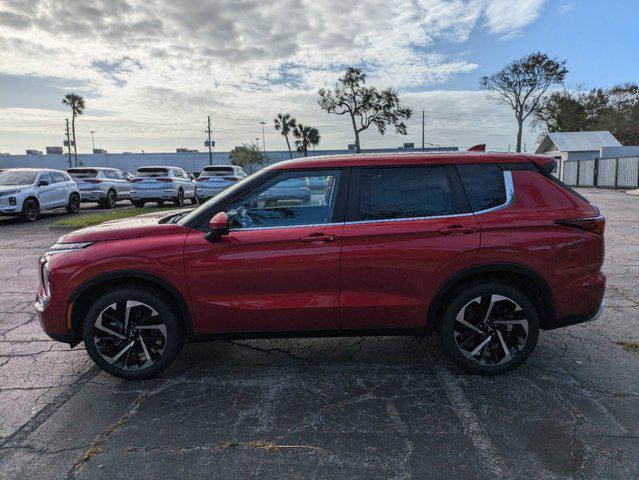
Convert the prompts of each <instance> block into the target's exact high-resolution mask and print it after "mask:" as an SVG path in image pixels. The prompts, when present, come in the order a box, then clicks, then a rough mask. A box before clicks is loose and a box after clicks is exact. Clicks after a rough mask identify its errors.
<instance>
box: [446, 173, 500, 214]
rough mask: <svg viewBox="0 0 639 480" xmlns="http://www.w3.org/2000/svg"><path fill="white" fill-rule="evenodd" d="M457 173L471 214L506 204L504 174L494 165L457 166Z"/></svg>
mask: <svg viewBox="0 0 639 480" xmlns="http://www.w3.org/2000/svg"><path fill="white" fill-rule="evenodd" d="M457 171H458V172H459V176H460V177H461V181H462V183H463V185H464V190H466V195H468V200H469V202H470V206H471V207H472V209H473V212H479V211H481V210H487V209H489V208H493V207H498V206H499V205H503V204H504V203H506V187H505V185H504V174H503V172H502V170H501V168H499V166H498V165H496V164H491V163H485V164H481V165H479V164H478V165H474V164H461V165H457Z"/></svg>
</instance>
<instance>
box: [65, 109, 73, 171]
mask: <svg viewBox="0 0 639 480" xmlns="http://www.w3.org/2000/svg"><path fill="white" fill-rule="evenodd" d="M66 120H67V149H68V150H69V168H71V167H73V165H71V138H70V137H69V119H68V118H67V119H66Z"/></svg>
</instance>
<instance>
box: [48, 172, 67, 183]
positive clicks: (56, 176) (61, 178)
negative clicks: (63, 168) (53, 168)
mask: <svg viewBox="0 0 639 480" xmlns="http://www.w3.org/2000/svg"><path fill="white" fill-rule="evenodd" d="M51 175H52V176H53V181H54V182H55V183H60V182H68V181H69V179H68V178H67V176H66V175H65V174H64V173H60V172H51Z"/></svg>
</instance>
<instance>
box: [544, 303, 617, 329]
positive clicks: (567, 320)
mask: <svg viewBox="0 0 639 480" xmlns="http://www.w3.org/2000/svg"><path fill="white" fill-rule="evenodd" d="M604 307H605V302H604V301H602V302H601V305H599V308H598V309H597V311H595V312H590V313H587V314H585V315H576V316H573V317H564V318H558V319H556V320H555V321H554V322H552V323H550V324H549V325H546V327H545V328H544V330H554V329H555V328H563V327H569V326H570V325H577V324H579V323H586V322H594V321H595V320H598V319H599V317H601V315H602V314H603V311H604Z"/></svg>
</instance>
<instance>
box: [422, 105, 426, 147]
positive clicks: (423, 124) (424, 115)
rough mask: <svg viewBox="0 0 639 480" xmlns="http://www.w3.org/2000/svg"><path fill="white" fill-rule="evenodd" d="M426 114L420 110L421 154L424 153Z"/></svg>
mask: <svg viewBox="0 0 639 480" xmlns="http://www.w3.org/2000/svg"><path fill="white" fill-rule="evenodd" d="M425 126H426V112H425V111H424V110H422V152H423V151H424V138H425V137H424V134H425V130H426V127H425Z"/></svg>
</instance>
